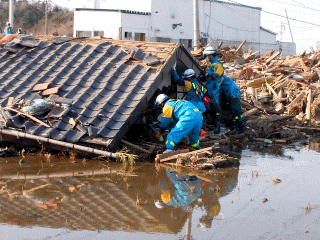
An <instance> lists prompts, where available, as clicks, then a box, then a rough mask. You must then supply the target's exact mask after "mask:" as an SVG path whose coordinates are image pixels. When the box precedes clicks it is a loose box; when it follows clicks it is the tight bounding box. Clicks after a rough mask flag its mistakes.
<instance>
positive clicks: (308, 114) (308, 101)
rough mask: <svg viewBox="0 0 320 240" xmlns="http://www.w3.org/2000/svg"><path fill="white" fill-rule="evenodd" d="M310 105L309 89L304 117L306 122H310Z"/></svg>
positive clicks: (310, 91)
mask: <svg viewBox="0 0 320 240" xmlns="http://www.w3.org/2000/svg"><path fill="white" fill-rule="evenodd" d="M311 103H312V90H311V88H310V89H309V91H308V98H307V107H306V117H305V118H306V119H307V120H311Z"/></svg>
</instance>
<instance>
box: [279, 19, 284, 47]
mask: <svg viewBox="0 0 320 240" xmlns="http://www.w3.org/2000/svg"><path fill="white" fill-rule="evenodd" d="M284 29H285V26H284V23H283V22H281V26H280V49H279V50H280V51H282V33H283V31H284Z"/></svg>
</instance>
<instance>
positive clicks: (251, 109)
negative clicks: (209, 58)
mask: <svg viewBox="0 0 320 240" xmlns="http://www.w3.org/2000/svg"><path fill="white" fill-rule="evenodd" d="M244 44H245V41H243V42H242V43H241V44H240V45H239V46H238V47H237V48H236V47H229V46H225V47H222V45H223V42H221V43H220V44H219V45H218V47H217V50H218V51H219V53H220V60H221V61H222V62H223V64H224V67H225V74H226V75H228V76H230V77H231V78H232V79H233V80H234V81H235V82H236V83H237V84H238V86H239V87H240V88H241V91H242V106H243V112H244V114H243V116H244V118H245V119H246V120H247V121H246V125H247V126H248V127H250V128H252V132H251V133H252V136H253V137H256V138H274V139H276V140H278V141H279V142H288V141H290V140H294V139H297V138H299V137H301V133H300V131H297V129H299V130H308V129H309V130H313V131H314V130H320V128H318V126H320V91H319V90H320V82H319V72H320V53H319V52H313V53H310V54H306V53H303V54H302V55H300V56H287V57H285V58H282V56H281V52H280V51H275V50H269V51H268V52H266V53H265V54H263V55H261V56H259V54H258V52H252V51H250V50H249V51H248V52H246V53H243V52H242V46H243V45H244ZM202 51H203V49H200V50H198V51H195V52H193V54H194V56H195V57H196V58H198V60H199V61H200V62H201V63H202V64H203V66H202V67H203V68H204V69H205V68H206V66H207V62H206V60H205V59H203V56H202Z"/></svg>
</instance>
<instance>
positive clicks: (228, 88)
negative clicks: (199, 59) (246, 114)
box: [203, 47, 243, 133]
mask: <svg viewBox="0 0 320 240" xmlns="http://www.w3.org/2000/svg"><path fill="white" fill-rule="evenodd" d="M203 55H204V56H205V57H206V58H207V60H208V61H209V62H210V65H209V68H208V71H207V76H206V80H207V84H206V88H207V90H208V95H209V97H210V98H211V101H212V103H210V104H211V105H210V104H209V108H210V107H211V108H212V109H215V110H216V111H221V99H223V100H226V101H227V102H228V104H229V107H230V111H231V114H232V116H233V119H234V120H233V121H234V127H235V128H236V129H237V133H241V132H242V131H243V120H242V118H243V117H242V111H241V102H240V97H241V93H240V88H239V87H238V85H237V84H236V83H235V82H234V81H233V80H232V79H231V78H229V77H227V76H226V75H224V67H223V64H222V63H221V62H220V61H219V59H218V56H217V51H216V50H215V49H214V48H213V47H207V48H206V49H205V50H204V51H203ZM216 116H219V117H218V119H217V120H216V121H218V122H219V123H217V124H219V125H220V112H216ZM219 128H220V127H219Z"/></svg>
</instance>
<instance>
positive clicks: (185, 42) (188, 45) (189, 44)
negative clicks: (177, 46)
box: [179, 39, 192, 48]
mask: <svg viewBox="0 0 320 240" xmlns="http://www.w3.org/2000/svg"><path fill="white" fill-rule="evenodd" d="M179 42H180V43H181V44H182V45H184V46H185V47H186V48H192V39H179Z"/></svg>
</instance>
